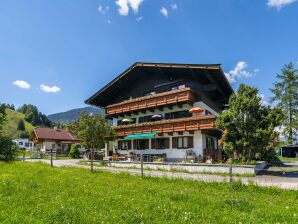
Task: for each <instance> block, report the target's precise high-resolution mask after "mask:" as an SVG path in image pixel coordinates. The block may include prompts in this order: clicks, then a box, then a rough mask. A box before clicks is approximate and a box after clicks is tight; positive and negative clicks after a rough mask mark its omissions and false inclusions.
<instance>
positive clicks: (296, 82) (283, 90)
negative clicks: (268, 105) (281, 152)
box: [270, 63, 298, 144]
mask: <svg viewBox="0 0 298 224" xmlns="http://www.w3.org/2000/svg"><path fill="white" fill-rule="evenodd" d="M276 77H277V79H278V81H277V82H274V83H273V85H274V88H272V89H270V90H271V92H272V93H273V95H274V96H273V97H272V98H271V102H275V103H277V105H279V106H280V107H281V109H282V112H283V114H284V118H283V122H282V126H283V128H282V129H283V134H284V135H285V136H286V137H287V139H288V143H290V144H292V143H293V142H294V141H295V139H296V138H297V134H298V70H297V69H295V66H294V64H293V63H289V64H287V65H285V66H284V67H283V68H282V69H281V73H280V74H277V76H276Z"/></svg>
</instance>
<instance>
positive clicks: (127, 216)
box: [0, 162, 298, 223]
mask: <svg viewBox="0 0 298 224" xmlns="http://www.w3.org/2000/svg"><path fill="white" fill-rule="evenodd" d="M0 208H1V209H0V223H298V191H290V190H280V189H273V188H260V187H256V186H252V185H249V186H242V185H241V184H239V183H235V185H234V188H233V189H230V188H229V185H228V184H226V183H203V182H196V181H185V180H178V179H177V180H169V179H165V178H159V179H158V178H149V177H147V178H144V179H141V177H139V176H132V175H129V174H126V173H122V174H113V173H109V172H104V171H96V172H95V173H90V171H89V170H87V169H78V168H51V167H50V166H48V165H45V164H41V163H24V162H12V163H4V162H0Z"/></svg>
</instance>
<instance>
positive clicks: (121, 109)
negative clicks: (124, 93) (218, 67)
mask: <svg viewBox="0 0 298 224" xmlns="http://www.w3.org/2000/svg"><path fill="white" fill-rule="evenodd" d="M194 101H195V94H194V92H193V91H192V90H191V89H190V88H184V89H177V90H172V91H167V92H163V93H159V94H154V95H150V96H144V97H138V98H135V99H131V100H126V101H123V102H121V103H116V104H111V105H108V106H106V113H107V115H109V116H110V115H116V114H123V113H127V112H133V111H138V110H145V109H153V108H156V107H161V106H169V105H175V104H182V103H189V104H191V103H193V102H194Z"/></svg>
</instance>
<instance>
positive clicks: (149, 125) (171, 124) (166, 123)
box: [113, 115, 216, 137]
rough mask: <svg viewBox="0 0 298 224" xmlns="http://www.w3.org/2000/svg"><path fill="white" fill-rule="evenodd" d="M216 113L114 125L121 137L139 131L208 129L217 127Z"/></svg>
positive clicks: (164, 131) (161, 131)
mask: <svg viewBox="0 0 298 224" xmlns="http://www.w3.org/2000/svg"><path fill="white" fill-rule="evenodd" d="M215 121H216V116H215V115H207V116H200V117H187V118H178V119H172V120H162V121H152V122H146V123H141V124H130V125H121V126H115V127H113V128H114V129H115V131H116V133H117V135H118V136H119V137H123V136H126V135H130V134H138V133H148V132H157V133H171V132H174V131H176V132H178V131H179V132H181V131H196V130H208V129H212V128H215Z"/></svg>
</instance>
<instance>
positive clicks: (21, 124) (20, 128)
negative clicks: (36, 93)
mask: <svg viewBox="0 0 298 224" xmlns="http://www.w3.org/2000/svg"><path fill="white" fill-rule="evenodd" d="M17 130H18V131H25V123H24V120H23V119H20V120H19V122H18V127H17Z"/></svg>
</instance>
